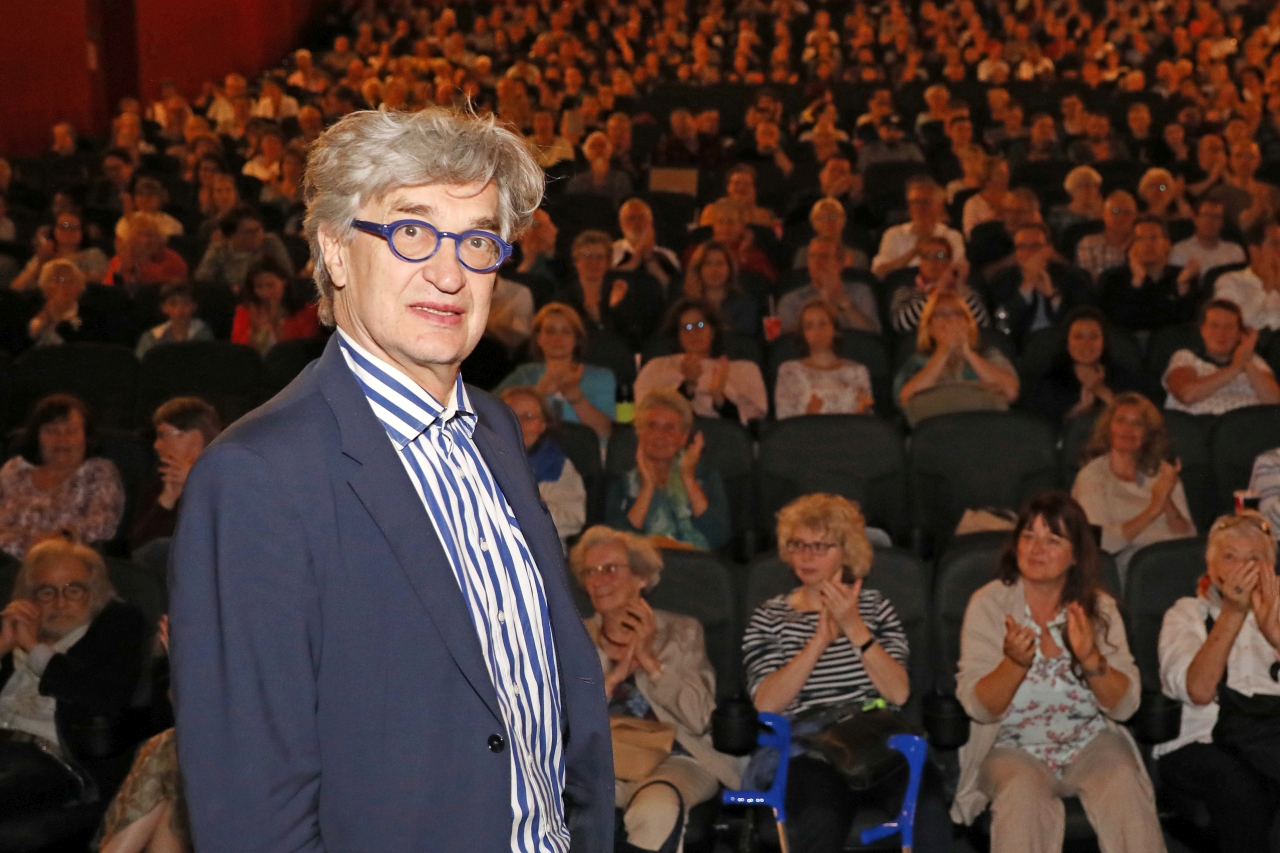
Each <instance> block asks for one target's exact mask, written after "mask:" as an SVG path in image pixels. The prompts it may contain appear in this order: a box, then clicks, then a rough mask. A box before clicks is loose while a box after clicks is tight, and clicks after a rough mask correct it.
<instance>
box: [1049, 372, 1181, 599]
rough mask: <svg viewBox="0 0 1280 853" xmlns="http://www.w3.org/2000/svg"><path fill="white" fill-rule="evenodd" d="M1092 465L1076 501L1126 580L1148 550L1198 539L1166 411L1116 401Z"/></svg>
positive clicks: (1089, 454)
mask: <svg viewBox="0 0 1280 853" xmlns="http://www.w3.org/2000/svg"><path fill="white" fill-rule="evenodd" d="M1084 457H1085V458H1086V459H1088V460H1090V461H1089V462H1088V463H1087V464H1086V465H1085V466H1084V467H1083V468H1081V469H1080V473H1079V474H1077V475H1076V482H1075V485H1073V486H1072V487H1071V494H1072V496H1073V497H1074V498H1075V499H1076V500H1077V501H1079V502H1080V505H1081V506H1083V507H1084V511H1085V512H1086V513H1087V514H1088V516H1089V523H1090V524H1093V525H1097V526H1098V527H1101V528H1102V542H1101V545H1102V550H1104V551H1106V552H1108V553H1110V554H1112V555H1114V556H1115V558H1116V565H1117V567H1118V568H1119V569H1120V578H1121V581H1122V582H1123V581H1124V579H1125V570H1126V569H1127V567H1128V565H1129V558H1130V557H1132V556H1133V554H1134V552H1135V551H1137V550H1138V549H1139V548H1141V547H1142V546H1144V545H1150V544H1152V543H1153V542H1164V541H1166V540H1169V539H1181V538H1183V537H1186V536H1195V535H1196V526H1195V524H1194V523H1193V522H1192V521H1191V510H1190V509H1188V507H1187V493H1186V490H1185V489H1184V488H1183V487H1182V480H1180V479H1179V478H1178V472H1179V471H1181V470H1182V465H1181V463H1180V462H1178V461H1177V460H1176V459H1174V461H1172V462H1170V461H1168V460H1169V459H1173V442H1172V440H1171V439H1170V438H1169V433H1168V432H1166V431H1165V428H1164V418H1162V417H1161V416H1160V410H1159V409H1157V408H1156V407H1155V406H1154V405H1152V403H1151V401H1150V400H1148V399H1147V398H1146V397H1143V396H1142V395H1141V394H1138V393H1136V392H1133V391H1130V392H1126V393H1124V394H1117V395H1115V396H1114V397H1113V398H1112V400H1111V404H1110V405H1109V406H1107V408H1106V409H1104V410H1103V412H1102V414H1101V415H1099V416H1098V422H1097V423H1096V424H1095V425H1094V427H1093V435H1092V437H1090V439H1089V443H1088V444H1087V445H1086V446H1085V450H1084Z"/></svg>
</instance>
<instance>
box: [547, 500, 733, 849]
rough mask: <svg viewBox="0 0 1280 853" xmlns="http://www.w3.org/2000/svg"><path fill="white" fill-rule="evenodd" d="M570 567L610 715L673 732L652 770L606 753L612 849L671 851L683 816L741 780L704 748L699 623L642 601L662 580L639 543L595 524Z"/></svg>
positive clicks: (707, 724) (707, 668) (710, 681)
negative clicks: (621, 837)
mask: <svg viewBox="0 0 1280 853" xmlns="http://www.w3.org/2000/svg"><path fill="white" fill-rule="evenodd" d="M569 568H570V570H571V571H572V572H573V576H574V578H575V579H576V580H577V581H578V583H580V584H581V585H582V587H583V589H585V590H586V591H587V595H589V596H591V605H592V607H594V608H595V611H596V612H595V613H594V614H593V615H592V616H590V617H588V618H587V620H586V625H587V632H588V633H589V634H590V635H591V639H592V641H593V642H594V643H595V646H596V648H597V650H598V651H599V653H600V664H601V667H602V668H603V670H604V672H605V677H604V692H605V696H606V697H607V699H608V702H609V716H610V718H611V719H615V720H616V719H619V718H631V719H637V718H638V719H641V720H648V721H650V722H652V721H655V720H656V721H658V722H660V723H663V724H665V726H666V728H667V730H668V731H671V730H674V742H673V743H672V746H671V750H670V753H669V754H668V755H667V756H666V757H665V758H662V759H661V760H660V761H658V763H657V764H656V765H654V764H653V760H654V759H655V758H660V756H653V757H652V758H650V760H649V761H648V762H647V763H644V762H638V761H636V760H635V759H636V756H635V755H634V754H633V753H631V752H629V751H626V750H624V749H617V748H615V756H614V772H615V774H616V775H617V784H616V787H615V792H616V798H617V799H616V803H617V806H618V808H620V809H624V813H623V825H624V826H625V828H626V833H627V837H626V840H625V842H624V843H623V844H620V845H619V847H618V849H619V850H624V851H644V850H659V849H661V850H664V851H667V850H675V849H677V848H678V846H679V844H680V839H681V836H682V834H683V831H684V814H686V813H687V810H688V809H691V808H693V806H695V805H697V804H698V803H701V802H703V801H705V800H708V799H710V798H711V797H712V796H714V795H715V793H716V790H717V785H718V784H719V783H723V784H724V785H726V786H728V787H729V788H737V787H738V786H739V782H740V774H741V766H740V765H741V762H739V761H736V760H734V759H732V758H730V757H729V756H727V755H723V754H722V753H719V752H716V750H715V748H714V747H712V745H711V735H710V731H711V712H712V711H713V710H714V709H715V703H716V699H715V697H716V675H715V671H714V670H713V669H712V668H711V663H710V661H708V660H707V653H706V648H705V645H704V642H703V636H702V625H701V624H700V623H699V622H698V620H696V619H693V618H691V617H689V616H680V615H678V614H675V613H668V612H667V611H665V610H656V609H654V608H653V607H650V606H649V603H648V602H647V601H645V600H644V597H643V595H644V593H646V592H647V591H649V590H651V589H653V588H654V587H655V586H657V584H658V578H659V576H660V575H661V573H662V554H661V553H660V552H659V551H658V549H657V548H656V547H654V544H653V542H652V540H650V539H649V538H647V537H644V536H637V535H635V534H633V533H624V532H622V531H620V530H614V529H612V528H609V527H605V526H604V525H602V524H601V525H596V526H595V527H592V528H589V529H588V530H587V531H586V532H585V533H583V534H582V538H581V539H579V540H578V543H577V544H576V545H574V546H573V550H572V551H570V553H569ZM625 725H626V724H620V725H619V726H618V727H619V728H621V727H624V726H625ZM650 728H652V726H650ZM619 742H622V743H625V741H620V739H619V736H618V735H615V743H619Z"/></svg>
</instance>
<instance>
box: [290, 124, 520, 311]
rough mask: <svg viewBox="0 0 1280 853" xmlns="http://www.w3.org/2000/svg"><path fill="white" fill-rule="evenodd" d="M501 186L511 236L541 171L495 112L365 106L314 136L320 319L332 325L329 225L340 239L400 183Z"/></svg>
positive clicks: (310, 167)
mask: <svg viewBox="0 0 1280 853" xmlns="http://www.w3.org/2000/svg"><path fill="white" fill-rule="evenodd" d="M490 181H492V182H494V184H495V185H496V186H497V188H498V221H497V222H496V223H493V225H494V227H495V228H496V229H497V232H498V235H499V236H500V237H502V239H504V240H506V241H508V242H510V241H511V240H512V239H513V238H514V237H515V236H516V235H517V234H519V233H520V232H521V231H523V230H524V229H525V228H526V227H527V226H528V224H529V223H530V222H531V221H532V219H533V212H534V211H535V210H537V208H538V204H539V203H540V202H541V201H542V188H543V175H542V170H541V169H539V168H538V167H537V164H536V163H535V162H534V161H533V159H532V158H531V157H530V154H529V148H528V143H526V142H525V141H524V140H523V139H521V138H520V137H519V136H517V135H515V134H514V133H512V132H511V131H509V130H507V129H506V128H505V127H503V126H502V125H500V124H498V123H497V122H496V121H495V120H494V118H493V116H485V117H479V116H474V115H460V114H458V113H457V112H455V111H453V110H448V109H444V108H440V107H429V108H427V109H425V110H422V111H421V112H417V113H407V112H375V111H369V110H365V111H361V112H355V113H351V114H350V115H348V116H346V117H345V118H343V119H342V120H341V121H339V122H338V123H337V124H335V125H334V126H333V127H331V128H329V130H328V131H327V132H326V133H325V134H324V135H323V136H321V137H320V139H319V140H317V141H316V143H315V145H314V146H313V147H312V148H311V154H310V155H309V157H308V158H307V171H306V184H305V186H304V196H305V198H306V203H307V220H306V225H305V228H306V235H307V239H308V240H310V241H311V257H312V258H313V259H314V261H315V279H316V287H317V289H318V290H319V291H320V304H319V309H320V320H321V322H323V323H325V324H326V325H333V279H332V278H331V276H330V273H329V268H328V266H326V263H325V258H324V254H323V252H322V251H321V248H320V233H321V232H322V231H323V232H324V233H326V234H328V235H329V236H331V237H334V238H336V239H337V240H338V241H339V242H341V243H347V242H349V241H350V240H351V238H352V236H353V235H354V233H355V229H354V227H353V225H352V222H353V220H355V219H356V217H357V216H358V215H359V211H360V208H361V207H362V206H363V205H365V204H366V203H368V202H370V201H373V200H377V199H381V198H383V197H385V196H386V195H387V194H388V193H390V192H392V191H393V190H395V189H397V188H399V187H407V186H418V185H425V184H457V185H461V184H472V183H475V184H479V185H480V186H486V185H488V184H489V182H490Z"/></svg>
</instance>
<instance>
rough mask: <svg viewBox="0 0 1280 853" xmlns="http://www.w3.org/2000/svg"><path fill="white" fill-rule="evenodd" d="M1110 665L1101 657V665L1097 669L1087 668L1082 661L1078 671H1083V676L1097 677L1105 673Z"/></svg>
mask: <svg viewBox="0 0 1280 853" xmlns="http://www.w3.org/2000/svg"><path fill="white" fill-rule="evenodd" d="M1110 668H1111V667H1110V666H1109V665H1108V664H1107V659H1106V658H1105V657H1104V658H1103V659H1102V666H1100V667H1098V668H1097V669H1089V668H1087V667H1086V666H1085V665H1084V664H1083V663H1082V664H1081V665H1080V671H1081V672H1083V673H1084V677H1085V678H1098V677H1099V676H1103V675H1106V674H1107V670H1108V669H1110Z"/></svg>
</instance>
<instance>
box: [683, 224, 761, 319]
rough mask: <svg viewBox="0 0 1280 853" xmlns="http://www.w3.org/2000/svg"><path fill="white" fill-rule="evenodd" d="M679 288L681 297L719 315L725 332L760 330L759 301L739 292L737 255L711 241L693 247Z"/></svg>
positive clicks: (739, 281) (740, 286)
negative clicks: (682, 290)
mask: <svg viewBox="0 0 1280 853" xmlns="http://www.w3.org/2000/svg"><path fill="white" fill-rule="evenodd" d="M683 287H684V296H685V297H687V298H689V299H698V300H701V301H702V302H704V303H706V305H707V307H708V308H710V309H711V310H713V311H715V312H717V313H718V314H719V315H720V318H721V320H723V321H724V325H725V331H726V332H732V333H734V334H738V335H747V336H755V335H758V334H759V333H760V329H761V326H760V301H759V300H758V299H756V298H754V297H753V296H751V295H749V294H747V293H745V292H743V289H742V282H741V279H740V277H739V275H738V261H737V258H735V257H734V256H733V253H732V252H730V251H729V250H728V249H727V248H725V247H724V246H723V245H721V244H720V243H717V242H716V241H715V240H708V241H707V242H705V243H701V244H699V245H698V247H697V248H696V249H694V250H693V254H692V255H691V256H690V257H689V267H688V271H687V272H686V273H685V275H684V285H683Z"/></svg>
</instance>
